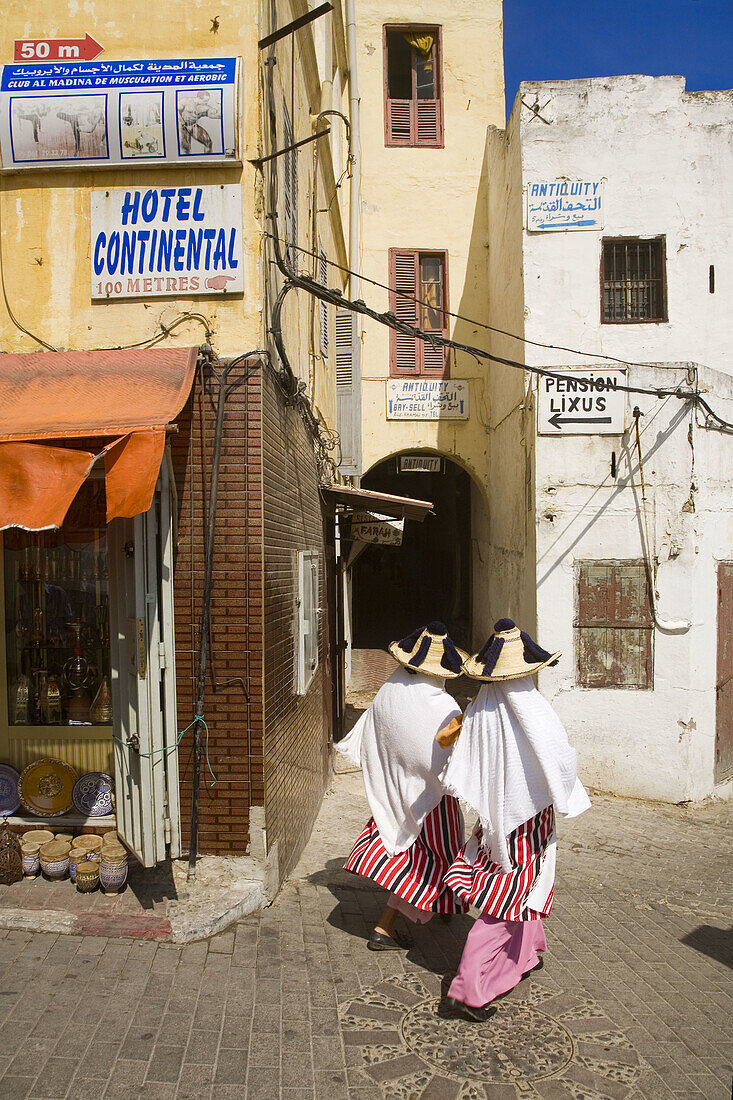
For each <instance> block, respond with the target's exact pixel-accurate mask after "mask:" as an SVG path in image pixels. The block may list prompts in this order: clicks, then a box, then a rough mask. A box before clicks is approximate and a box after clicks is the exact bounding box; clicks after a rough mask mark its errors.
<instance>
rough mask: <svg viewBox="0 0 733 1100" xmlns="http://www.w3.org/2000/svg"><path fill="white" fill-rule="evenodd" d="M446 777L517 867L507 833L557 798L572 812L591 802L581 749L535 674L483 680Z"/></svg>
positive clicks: (496, 848) (489, 844)
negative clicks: (542, 692)
mask: <svg viewBox="0 0 733 1100" xmlns="http://www.w3.org/2000/svg"><path fill="white" fill-rule="evenodd" d="M442 778H443V782H444V784H445V787H446V789H447V790H448V791H450V793H451V794H454V795H456V796H457V797H458V798H460V799H461V800H462V801H463V802H465V803H467V804H468V805H469V806H471V807H472V809H474V810H475V811H476V813H477V814H478V816H479V819H480V821H481V826H482V828H483V841H482V846H483V847H484V848H485V849H486V851H487V852H488V854H489V855H490V857H491V858H492V859H493V860H494V862H495V863H498V864H499V866H500V867H502V868H503V870H505V871H511V870H512V865H511V861H510V859H509V848H508V845H507V838H508V837H509V835H510V834H511V833H512V832H513V831H514V830H515V829H516V828H517V827H518V826H519V825H521V824H522V823H523V822H525V821H528V820H529V819H530V818H532V817H534V816H535V814H537V813H539V811H540V810H543V809H544V808H545V807H546V806H550V805H552V804H554V806H555V809H556V810H557V811H558V813H561V814H563V815H565V816H567V817H575V816H577V814H580V813H582V812H583V810H587V809H588V807H589V806H590V800H589V798H588V795H587V794H586V792H585V789H584V787H583V785H582V783H581V782H580V780H579V779H578V775H577V756H576V753H575V750H574V749H573V748H571V747H570V745H569V743H568V735H567V733H566V732H565V729H564V727H563V724H562V722H561V721H560V719H559V718H558V716H557V714H556V713H555V711H554V710H553V709H552V707H551V706H550V704H549V703H548V702H547V700H546V699H545V698H543V696H542V695H540V693H539V691H538V690H537V688H536V687H535V686H534V683H533V681H532V678H531V677H530V676H523V677H521V678H519V679H517V680H508V681H504V682H500V681H497V682H496V683H492V684H484V685H483V686H482V687H481V690H480V691H479V693H478V695H477V696H476V698H475V699H474V700H473V702H472V703H470V704H469V706H468V707H467V709H466V713H465V715H464V717H463V727H462V729H461V734H460V737H459V738H458V740H457V741H456V743H455V745H454V746H453V753H452V755H451V758H450V760H449V761H448V764H447V766H446V768H445V771H444V772H443V775H442Z"/></svg>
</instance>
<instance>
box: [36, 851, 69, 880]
mask: <svg viewBox="0 0 733 1100" xmlns="http://www.w3.org/2000/svg"><path fill="white" fill-rule="evenodd" d="M39 861H40V864H41V870H42V871H43V873H44V875H45V876H46V878H50V879H55V880H56V881H58V880H60V879H62V878H66V872H67V871H68V870H69V853H68V852H67V853H66V854H65V855H63V856H48V855H46V856H44V855H43V853H42V852H40V853H39Z"/></svg>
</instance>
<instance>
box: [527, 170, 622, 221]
mask: <svg viewBox="0 0 733 1100" xmlns="http://www.w3.org/2000/svg"><path fill="white" fill-rule="evenodd" d="M605 182H606V181H605V180H603V179H599V180H567V179H556V180H541V181H539V182H537V183H528V184H527V216H526V222H525V228H526V229H528V230H529V231H530V233H539V232H547V231H548V230H558V229H603V200H604V195H603V187H604V184H605Z"/></svg>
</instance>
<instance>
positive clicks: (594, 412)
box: [537, 367, 626, 435]
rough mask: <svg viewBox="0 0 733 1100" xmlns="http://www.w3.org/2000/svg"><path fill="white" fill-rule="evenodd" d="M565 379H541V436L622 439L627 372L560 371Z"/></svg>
mask: <svg viewBox="0 0 733 1100" xmlns="http://www.w3.org/2000/svg"><path fill="white" fill-rule="evenodd" d="M556 369H557V371H558V373H559V374H561V375H562V377H561V378H556V377H549V378H548V377H543V376H542V375H540V377H539V379H538V401H537V431H538V432H539V434H540V435H621V434H622V433H623V431H624V428H625V426H626V392H625V391H624V390H621V389H619V386H625V385H626V371H625V370H606V369H605V368H603V367H601V368H597V367H593V368H590V367H588V368H586V369H585V370H565V369H564V368H562V367H558V368H556Z"/></svg>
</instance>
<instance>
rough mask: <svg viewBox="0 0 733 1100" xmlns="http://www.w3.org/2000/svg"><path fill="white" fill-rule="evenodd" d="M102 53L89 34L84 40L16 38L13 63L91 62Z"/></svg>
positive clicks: (101, 49)
mask: <svg viewBox="0 0 733 1100" xmlns="http://www.w3.org/2000/svg"><path fill="white" fill-rule="evenodd" d="M100 53H104V46H102V45H100V43H99V42H97V40H96V39H95V38H92V36H91V34H86V35H85V36H84V38H16V39H15V53H14V55H13V58H14V60H15V61H91V60H92V58H94V57H97V56H98V54H100Z"/></svg>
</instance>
